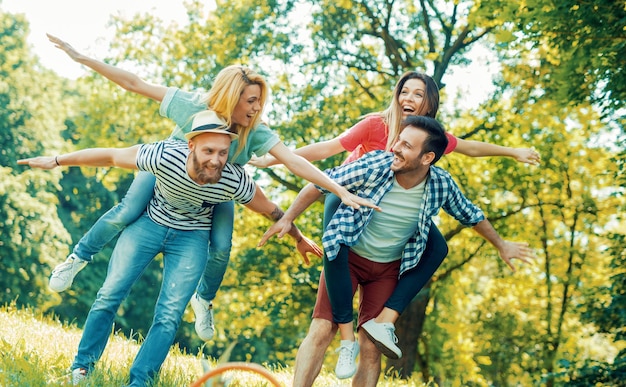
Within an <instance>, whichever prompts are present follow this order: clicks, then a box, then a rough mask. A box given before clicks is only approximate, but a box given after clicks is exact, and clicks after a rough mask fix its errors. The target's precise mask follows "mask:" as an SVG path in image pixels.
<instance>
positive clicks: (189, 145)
mask: <svg viewBox="0 0 626 387" xmlns="http://www.w3.org/2000/svg"><path fill="white" fill-rule="evenodd" d="M195 145H196V144H195V143H194V142H193V141H192V140H191V139H190V140H188V141H187V146H188V147H189V150H190V151H192V152H193V148H194V146H195Z"/></svg>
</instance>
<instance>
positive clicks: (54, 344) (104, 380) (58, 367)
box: [0, 306, 423, 387]
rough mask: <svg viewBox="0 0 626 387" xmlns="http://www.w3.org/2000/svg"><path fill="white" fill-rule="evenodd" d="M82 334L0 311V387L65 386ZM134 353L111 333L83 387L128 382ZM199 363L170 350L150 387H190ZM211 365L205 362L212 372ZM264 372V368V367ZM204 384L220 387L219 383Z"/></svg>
mask: <svg viewBox="0 0 626 387" xmlns="http://www.w3.org/2000/svg"><path fill="white" fill-rule="evenodd" d="M80 336H81V330H80V329H78V328H77V327H76V326H74V325H67V324H62V323H61V322H59V321H58V320H54V319H53V318H50V317H46V316H41V315H36V314H35V313H33V312H32V311H30V310H25V309H17V308H15V307H14V306H4V307H0V386H2V387H38V386H67V385H69V383H68V375H69V367H70V365H71V363H72V360H73V358H74V355H75V352H76V349H77V348H78V342H79V341H80ZM138 350H139V345H138V344H137V340H135V339H132V338H131V339H129V338H125V337H122V336H120V335H118V334H116V333H113V335H112V337H111V339H110V340H109V344H108V346H107V349H106V350H105V352H104V355H103V357H102V359H101V361H100V362H99V363H98V365H97V366H96V369H95V370H94V372H93V373H92V375H91V376H90V378H89V381H88V383H85V384H84V385H86V386H121V385H124V383H125V382H126V379H127V377H128V371H129V369H130V365H131V363H132V361H133V358H134V357H135V354H136V353H137V351H138ZM202 362H203V359H201V358H199V357H197V356H191V355H188V354H185V353H182V352H181V351H180V350H179V349H178V348H172V349H171V350H170V354H169V355H168V357H167V359H166V361H165V363H164V364H163V367H162V369H161V374H160V378H159V380H158V381H157V382H156V383H155V387H173V386H189V385H191V384H192V383H193V382H194V381H195V380H197V379H198V378H199V377H200V376H202V375H203V374H204V371H203V368H202ZM216 364H217V362H216V361H215V360H214V359H209V360H208V365H209V366H210V367H215V366H216ZM268 368H269V367H268ZM270 370H271V371H272V374H273V375H274V377H275V378H276V379H277V380H278V381H280V382H281V383H282V384H283V385H284V386H289V385H290V383H291V379H292V371H291V369H288V368H285V369H272V368H270ZM322 372H323V374H322V375H320V377H319V378H318V379H317V381H316V384H315V386H316V387H318V386H319V387H325V386H349V385H350V379H348V380H343V381H341V380H338V379H337V378H335V376H334V374H333V373H332V370H326V371H324V370H323V371H322ZM226 377H227V378H228V383H227V384H226V385H230V386H246V387H248V386H251V387H253V386H268V385H270V383H269V382H266V381H264V380H265V379H263V378H262V377H260V376H258V375H256V374H254V373H249V372H239V371H232V372H229V373H228V374H227V376H226ZM209 382H212V383H213V386H216V385H224V384H220V383H219V379H218V378H214V379H211V380H210V381H209ZM379 386H389V387H391V386H423V384H421V383H419V384H416V382H411V381H408V382H404V381H399V380H393V379H389V380H384V381H381V382H380V383H379Z"/></svg>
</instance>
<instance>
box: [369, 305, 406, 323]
mask: <svg viewBox="0 0 626 387" xmlns="http://www.w3.org/2000/svg"><path fill="white" fill-rule="evenodd" d="M398 317H400V313H398V312H397V311H395V310H393V309H390V308H387V307H384V308H383V310H382V311H381V312H380V314H379V315H378V316H376V318H375V319H374V321H376V322H377V323H382V322H390V323H394V324H395V322H396V320H397V319H398Z"/></svg>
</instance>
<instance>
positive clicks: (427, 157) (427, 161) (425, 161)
mask: <svg viewBox="0 0 626 387" xmlns="http://www.w3.org/2000/svg"><path fill="white" fill-rule="evenodd" d="M434 159H435V152H427V153H425V154H423V155H422V160H421V161H422V165H431V164H432V163H433V160H434Z"/></svg>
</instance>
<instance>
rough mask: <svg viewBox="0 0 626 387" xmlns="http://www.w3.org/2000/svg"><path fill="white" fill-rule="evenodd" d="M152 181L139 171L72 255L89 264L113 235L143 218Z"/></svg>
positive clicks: (149, 197)
mask: <svg viewBox="0 0 626 387" xmlns="http://www.w3.org/2000/svg"><path fill="white" fill-rule="evenodd" d="M155 182H156V177H155V176H154V175H153V174H151V173H150V172H144V171H141V172H139V173H137V176H136V177H135V179H134V180H133V183H132V184H131V185H130V187H129V188H128V191H127V192H126V195H125V196H124V198H123V199H122V201H121V202H119V203H118V204H117V205H115V206H114V207H113V208H111V209H110V210H108V211H107V212H105V213H104V215H102V216H101V217H100V218H99V219H98V220H97V221H96V223H94V225H93V226H91V228H90V229H89V231H87V233H86V234H85V235H83V237H82V238H80V240H79V241H78V243H77V244H76V246H74V254H76V255H77V256H78V257H79V258H80V259H84V260H85V261H90V262H91V260H92V259H93V256H94V255H96V254H97V253H98V252H99V251H100V250H102V248H103V247H104V246H105V245H106V244H107V243H109V242H110V241H111V239H113V238H115V236H116V235H117V234H119V233H120V231H122V230H123V229H124V227H126V226H128V225H129V224H131V223H132V222H134V221H135V220H137V218H139V217H140V216H141V214H143V212H144V211H145V210H146V207H148V203H150V199H152V194H153V193H154V183H155Z"/></svg>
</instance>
